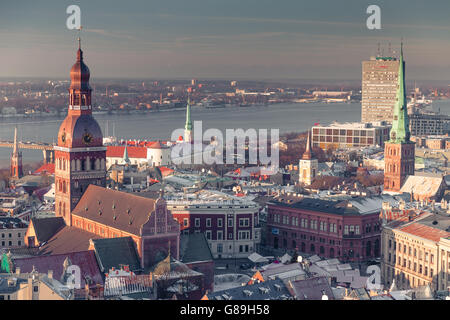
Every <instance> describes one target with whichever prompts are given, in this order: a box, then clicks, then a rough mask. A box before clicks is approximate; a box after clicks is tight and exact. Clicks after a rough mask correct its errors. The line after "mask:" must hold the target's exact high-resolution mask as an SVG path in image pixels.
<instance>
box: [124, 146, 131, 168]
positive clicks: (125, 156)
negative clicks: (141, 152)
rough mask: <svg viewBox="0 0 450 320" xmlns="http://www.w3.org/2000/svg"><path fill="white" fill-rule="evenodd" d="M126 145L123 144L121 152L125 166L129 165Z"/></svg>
mask: <svg viewBox="0 0 450 320" xmlns="http://www.w3.org/2000/svg"><path fill="white" fill-rule="evenodd" d="M127 146H128V143H125V150H124V151H123V162H124V163H125V164H130V158H129V157H128V148H127Z"/></svg>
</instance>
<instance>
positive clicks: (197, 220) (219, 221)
mask: <svg viewBox="0 0 450 320" xmlns="http://www.w3.org/2000/svg"><path fill="white" fill-rule="evenodd" d="M238 221H239V227H249V226H250V218H239V219H238ZM216 222H217V227H223V218H217V219H216ZM194 224H195V227H200V218H195V219H194ZM183 226H185V227H188V226H189V219H188V218H184V219H183ZM206 227H208V228H209V227H212V219H211V218H207V219H206ZM228 227H233V219H228Z"/></svg>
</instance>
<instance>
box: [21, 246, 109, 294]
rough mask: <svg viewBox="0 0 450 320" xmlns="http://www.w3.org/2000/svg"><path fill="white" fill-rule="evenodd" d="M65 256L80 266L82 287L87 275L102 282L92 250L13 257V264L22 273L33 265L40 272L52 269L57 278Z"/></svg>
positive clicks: (73, 263)
mask: <svg viewBox="0 0 450 320" xmlns="http://www.w3.org/2000/svg"><path fill="white" fill-rule="evenodd" d="M67 257H68V258H69V259H70V262H71V263H72V265H77V266H78V267H80V271H81V286H82V287H84V285H85V276H89V277H90V278H91V279H92V280H93V281H94V282H95V283H99V284H103V278H102V275H101V272H100V269H99V267H98V264H97V259H96V258H95V253H94V251H92V250H91V251H81V252H71V253H64V254H55V255H44V256H37V257H31V258H22V259H14V265H15V266H16V267H20V272H23V273H27V272H31V271H32V270H33V266H34V267H35V268H36V270H37V271H38V272H40V273H47V272H48V271H49V270H52V271H53V278H54V279H57V280H59V279H61V276H62V273H63V269H64V267H63V263H64V260H65V259H66V258H67Z"/></svg>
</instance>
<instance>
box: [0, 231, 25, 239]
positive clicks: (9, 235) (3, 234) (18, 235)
mask: <svg viewBox="0 0 450 320" xmlns="http://www.w3.org/2000/svg"><path fill="white" fill-rule="evenodd" d="M20 236H21V233H20V232H18V233H17V237H19V238H20ZM2 238H6V234H5V233H2ZM8 238H12V233H8Z"/></svg>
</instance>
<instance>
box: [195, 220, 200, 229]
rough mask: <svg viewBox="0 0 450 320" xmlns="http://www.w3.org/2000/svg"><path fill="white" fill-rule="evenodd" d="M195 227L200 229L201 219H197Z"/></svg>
mask: <svg viewBox="0 0 450 320" xmlns="http://www.w3.org/2000/svg"><path fill="white" fill-rule="evenodd" d="M195 226H196V227H200V218H195Z"/></svg>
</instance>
